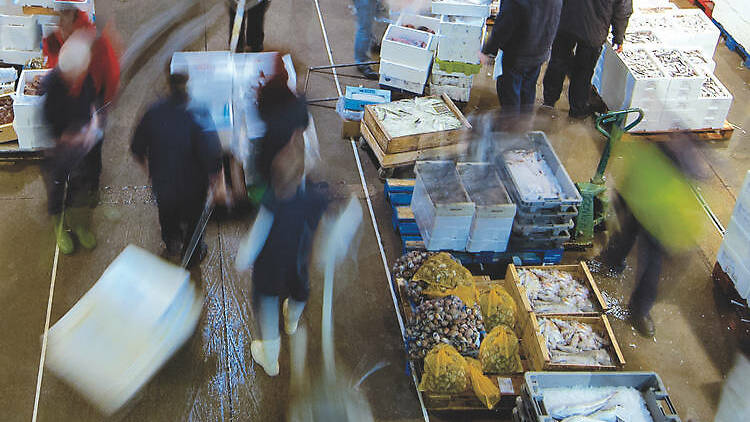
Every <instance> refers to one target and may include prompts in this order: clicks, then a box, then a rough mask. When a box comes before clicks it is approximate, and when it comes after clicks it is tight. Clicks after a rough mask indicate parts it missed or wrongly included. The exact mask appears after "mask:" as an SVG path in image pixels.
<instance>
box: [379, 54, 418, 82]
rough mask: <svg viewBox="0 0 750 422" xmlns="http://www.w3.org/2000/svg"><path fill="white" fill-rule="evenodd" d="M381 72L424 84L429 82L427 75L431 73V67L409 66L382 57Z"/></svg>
mask: <svg viewBox="0 0 750 422" xmlns="http://www.w3.org/2000/svg"><path fill="white" fill-rule="evenodd" d="M380 73H381V74H383V75H388V76H391V77H394V78H397V79H401V80H404V81H409V82H414V83H417V84H421V85H424V84H425V83H426V82H427V76H428V75H429V74H430V68H429V66H427V67H424V68H417V67H412V66H407V65H405V64H401V63H394V62H391V61H389V60H386V59H382V58H381V59H380Z"/></svg>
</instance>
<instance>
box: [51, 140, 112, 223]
mask: <svg viewBox="0 0 750 422" xmlns="http://www.w3.org/2000/svg"><path fill="white" fill-rule="evenodd" d="M101 174H102V142H101V141H100V142H98V143H97V144H96V145H95V146H94V147H93V148H91V150H89V151H88V152H87V153H85V155H83V156H82V157H81V155H80V154H79V153H78V152H77V151H76V150H74V149H64V148H59V147H58V148H54V149H52V150H51V151H50V153H49V156H48V157H47V158H46V160H45V162H44V163H43V164H42V175H43V177H44V182H45V186H46V188H47V211H48V212H49V213H50V214H52V215H57V214H60V213H61V212H62V210H63V203H64V204H65V207H66V208H70V207H76V208H81V207H95V206H96V204H97V203H98V202H99V178H100V176H101ZM66 180H67V182H68V192H67V195H66V194H65V182H66Z"/></svg>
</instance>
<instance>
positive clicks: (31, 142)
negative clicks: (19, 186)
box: [13, 69, 53, 150]
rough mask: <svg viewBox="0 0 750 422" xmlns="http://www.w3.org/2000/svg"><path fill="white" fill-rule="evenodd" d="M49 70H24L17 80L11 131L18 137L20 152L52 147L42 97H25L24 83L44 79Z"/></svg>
mask: <svg viewBox="0 0 750 422" xmlns="http://www.w3.org/2000/svg"><path fill="white" fill-rule="evenodd" d="M48 72H49V70H31V69H24V71H23V72H21V77H20V78H18V86H17V87H16V93H15V95H14V96H13V116H14V118H13V129H14V130H15V131H16V135H18V147H19V148H20V149H22V150H32V149H40V148H48V147H50V146H52V145H53V142H52V135H51V133H50V131H49V126H48V125H47V122H46V120H45V119H44V96H39V95H25V94H24V87H25V86H26V82H29V81H31V80H32V79H33V78H34V77H36V76H41V77H44V76H45V75H46V74H47V73H48Z"/></svg>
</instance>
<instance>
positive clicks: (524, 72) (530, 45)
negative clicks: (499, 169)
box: [479, 0, 563, 116]
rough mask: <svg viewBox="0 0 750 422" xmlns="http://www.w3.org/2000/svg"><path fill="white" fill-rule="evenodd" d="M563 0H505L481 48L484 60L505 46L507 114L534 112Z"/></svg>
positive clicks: (503, 100)
mask: <svg viewBox="0 0 750 422" xmlns="http://www.w3.org/2000/svg"><path fill="white" fill-rule="evenodd" d="M562 3H563V0H505V1H503V2H502V4H501V6H500V11H499V13H498V17H497V19H496V20H495V24H494V25H493V26H492V33H491V34H490V37H489V39H488V40H487V42H486V43H485V44H484V46H483V47H482V50H481V51H480V52H479V59H480V62H481V63H482V64H487V63H488V62H489V60H490V59H489V55H497V53H498V50H502V52H503V54H502V58H501V59H500V60H502V63H501V65H502V72H503V73H502V75H501V76H499V77H498V78H497V82H496V87H497V96H498V100H499V101H500V106H501V109H502V112H503V114H505V115H510V116H515V115H519V114H520V113H524V114H526V113H531V112H532V111H533V109H534V101H535V100H536V82H537V79H539V71H540V69H541V67H542V63H544V62H545V61H547V59H548V58H549V56H550V48H551V46H552V41H553V40H554V38H555V33H556V32H557V25H558V23H559V21H560V11H561V9H562Z"/></svg>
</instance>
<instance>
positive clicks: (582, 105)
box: [543, 32, 602, 117]
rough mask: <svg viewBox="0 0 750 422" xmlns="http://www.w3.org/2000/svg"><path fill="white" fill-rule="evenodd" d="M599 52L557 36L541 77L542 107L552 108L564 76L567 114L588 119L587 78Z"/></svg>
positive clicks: (589, 92) (579, 42)
mask: <svg viewBox="0 0 750 422" xmlns="http://www.w3.org/2000/svg"><path fill="white" fill-rule="evenodd" d="M601 51H602V48H601V46H599V47H591V46H588V45H586V44H584V43H583V42H582V41H581V40H579V39H577V38H576V37H573V36H572V35H570V34H566V33H563V32H558V33H557V37H555V42H554V43H553V44H552V56H551V57H550V60H549V64H548V65H547V71H546V72H545V73H544V80H543V84H544V104H546V105H549V106H554V105H555V103H556V102H557V100H559V99H560V94H561V93H562V87H563V81H564V80H565V75H568V77H569V78H570V86H569V87H568V102H570V112H569V114H570V116H572V117H581V116H586V115H588V114H589V95H590V94H591V76H592V75H593V74H594V67H596V62H597V60H599V54H600V53H601Z"/></svg>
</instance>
